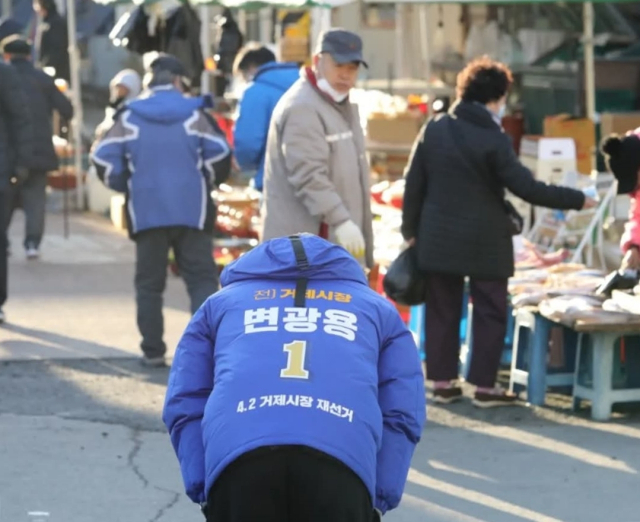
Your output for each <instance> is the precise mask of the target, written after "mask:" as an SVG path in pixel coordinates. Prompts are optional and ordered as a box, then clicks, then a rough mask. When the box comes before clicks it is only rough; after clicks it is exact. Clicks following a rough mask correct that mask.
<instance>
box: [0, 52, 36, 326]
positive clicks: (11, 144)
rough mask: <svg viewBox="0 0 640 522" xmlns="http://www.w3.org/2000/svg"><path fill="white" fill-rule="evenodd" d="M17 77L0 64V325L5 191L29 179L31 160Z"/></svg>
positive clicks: (29, 125)
mask: <svg viewBox="0 0 640 522" xmlns="http://www.w3.org/2000/svg"><path fill="white" fill-rule="evenodd" d="M27 104H28V100H27V97H26V95H25V93H24V91H23V89H22V86H21V85H20V79H19V77H18V73H17V72H16V71H15V70H14V68H13V67H11V66H10V65H8V64H4V63H0V323H3V322H4V320H5V316H4V313H3V311H2V306H3V305H4V304H5V302H6V301H7V231H6V227H5V226H4V216H5V204H6V199H7V197H6V191H7V189H8V188H9V185H10V183H11V178H12V177H14V176H15V177H16V178H17V179H18V180H21V179H25V178H26V177H27V176H28V172H29V171H28V167H29V164H30V161H31V157H32V156H33V134H32V133H33V125H32V122H31V115H30V112H29V107H28V105H27Z"/></svg>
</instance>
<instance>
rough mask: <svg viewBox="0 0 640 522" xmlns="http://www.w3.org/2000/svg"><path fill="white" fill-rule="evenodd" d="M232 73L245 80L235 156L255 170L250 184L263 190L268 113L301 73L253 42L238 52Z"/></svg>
mask: <svg viewBox="0 0 640 522" xmlns="http://www.w3.org/2000/svg"><path fill="white" fill-rule="evenodd" d="M234 74H235V75H236V76H242V77H243V79H244V81H245V82H247V83H248V86H247V88H246V89H245V90H244V92H243V94H242V98H241V99H240V104H239V112H238V118H237V119H236V123H235V127H234V131H233V134H234V140H233V141H234V148H235V157H236V160H237V162H238V165H240V168H242V169H243V170H247V171H256V175H255V178H254V180H253V186H254V187H255V188H256V189H257V190H259V191H262V186H263V177H264V160H265V154H266V148H267V135H268V133H269V124H270V123H271V114H272V113H273V109H274V108H275V106H276V104H277V103H278V100H280V98H281V97H282V95H283V94H284V93H285V92H287V90H288V89H289V88H290V87H291V86H292V85H293V84H294V83H295V82H296V80H297V79H298V78H299V77H300V70H299V67H298V65H297V64H295V63H278V62H276V57H275V55H274V54H273V53H272V52H271V51H270V50H269V49H268V48H267V47H264V46H262V45H260V44H257V43H255V42H252V43H249V44H247V45H245V46H244V47H243V48H242V49H241V50H240V52H239V53H238V56H237V57H236V61H235V65H234Z"/></svg>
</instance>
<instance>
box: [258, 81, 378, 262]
mask: <svg viewBox="0 0 640 522" xmlns="http://www.w3.org/2000/svg"><path fill="white" fill-rule="evenodd" d="M262 212H263V227H262V240H263V241H266V240H268V239H272V238H275V237H281V236H287V235H291V234H296V233H301V232H308V233H311V234H318V233H319V231H320V227H321V225H322V224H323V223H324V224H326V225H328V239H329V240H330V241H334V242H335V227H336V226H338V225H340V224H341V223H344V222H345V221H347V220H349V219H351V220H353V221H354V222H355V223H356V224H357V225H358V226H359V227H360V230H362V233H363V236H364V239H365V245H366V253H365V256H366V258H365V259H364V260H363V261H364V262H365V263H366V266H367V267H369V268H370V267H371V266H372V265H373V229H372V215H371V195H370V171H369V165H368V162H367V157H366V152H365V142H364V135H363V132H362V127H361V125H360V117H359V114H358V108H357V106H356V105H353V104H351V103H349V102H348V101H347V102H345V103H341V104H338V103H335V102H333V101H332V100H331V99H329V98H328V97H327V96H325V95H324V94H323V93H321V92H320V91H319V90H318V89H317V87H316V86H315V78H314V76H313V73H311V72H310V71H309V70H308V69H302V71H301V74H300V79H299V80H298V81H297V82H296V83H295V84H294V85H293V86H292V87H291V89H289V91H287V92H286V93H285V94H284V95H283V97H282V98H281V99H280V101H279V102H278V104H277V105H276V108H275V110H274V112H273V116H272V117H271V125H270V128H269V137H268V139H267V154H266V161H265V174H264V202H263V208H262Z"/></svg>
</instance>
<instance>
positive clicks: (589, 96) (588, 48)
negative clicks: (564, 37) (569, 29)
mask: <svg viewBox="0 0 640 522" xmlns="http://www.w3.org/2000/svg"><path fill="white" fill-rule="evenodd" d="M593 22H594V20H593V4H592V3H591V2H585V3H584V5H583V24H584V38H583V44H582V45H583V49H584V76H585V77H584V82H585V86H584V88H585V94H586V109H587V118H589V119H590V120H591V121H593V122H595V121H596V69H595V53H594V27H593ZM591 156H592V157H591V168H594V167H595V161H594V159H595V150H594V151H592V154H591Z"/></svg>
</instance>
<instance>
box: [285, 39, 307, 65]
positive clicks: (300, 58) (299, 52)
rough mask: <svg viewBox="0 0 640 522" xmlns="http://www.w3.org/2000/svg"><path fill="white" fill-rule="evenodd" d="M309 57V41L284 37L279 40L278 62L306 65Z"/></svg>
mask: <svg viewBox="0 0 640 522" xmlns="http://www.w3.org/2000/svg"><path fill="white" fill-rule="evenodd" d="M310 56H311V52H310V49H309V39H308V38H301V37H297V36H284V37H283V38H282V39H281V40H280V60H281V61H283V62H297V63H306V62H307V60H309V58H310Z"/></svg>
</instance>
